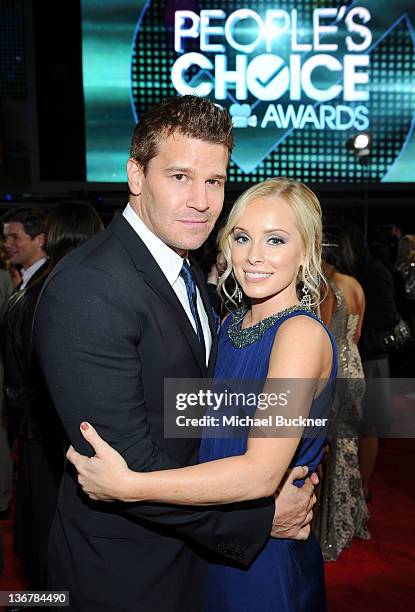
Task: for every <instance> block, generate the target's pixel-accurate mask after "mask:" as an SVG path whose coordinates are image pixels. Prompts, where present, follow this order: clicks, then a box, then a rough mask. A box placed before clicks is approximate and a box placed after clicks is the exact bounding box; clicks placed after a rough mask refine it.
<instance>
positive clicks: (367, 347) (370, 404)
mask: <svg viewBox="0 0 415 612" xmlns="http://www.w3.org/2000/svg"><path fill="white" fill-rule="evenodd" d="M348 236H349V239H348V242H349V246H348V248H347V256H346V258H345V262H346V263H347V266H346V267H347V269H345V270H342V272H345V273H346V274H350V275H351V276H354V277H355V278H357V280H358V281H359V282H360V284H361V285H362V288H363V291H364V294H365V299H366V309H365V317H364V321H363V326H362V331H361V336H360V341H359V351H360V355H361V358H362V363H363V371H364V374H365V378H366V394H365V397H364V401H363V408H364V409H363V436H364V437H363V438H362V439H361V440H360V445H359V463H360V471H361V475H362V482H363V491H364V494H365V498H366V500H367V501H370V499H371V492H370V490H369V482H370V479H371V477H372V474H373V471H374V469H375V465H376V458H377V454H378V446H379V442H378V431H379V428H381V429H382V428H383V427H384V426H385V425H387V423H388V421H389V414H390V404H391V388H390V380H389V379H390V366H389V356H388V351H387V349H386V347H385V346H384V343H383V338H384V336H385V335H386V334H387V333H388V332H389V330H391V329H392V328H393V327H394V326H395V325H396V323H397V322H398V320H399V311H398V306H397V303H396V293H395V285H394V281H393V277H392V274H391V272H390V270H389V269H388V267H387V266H386V265H385V264H384V263H383V262H382V261H380V260H379V259H374V258H373V256H372V255H371V253H370V251H369V249H368V247H367V244H366V241H365V239H364V236H363V233H362V231H361V229H360V228H359V227H358V226H356V225H350V226H349V228H348ZM372 379H376V383H374V382H373V381H372Z"/></svg>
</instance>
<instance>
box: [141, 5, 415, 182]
mask: <svg viewBox="0 0 415 612" xmlns="http://www.w3.org/2000/svg"><path fill="white" fill-rule="evenodd" d="M406 5H408V2H406V3H405V2H403V1H400V0H396V2H394V3H392V4H391V3H390V2H389V1H386V0H376V1H375V0H363V1H362V2H352V3H342V2H336V1H334V0H331V1H329V0H328V1H326V2H317V1H313V0H295V1H294V0H285V1H281V2H275V3H274V4H271V3H264V2H263V1H260V0H253V1H252V2H249V4H248V3H244V2H241V1H235V0H229V1H228V2H226V1H225V2H223V1H220V0H211V1H207V2H203V3H197V2H195V1H194V0H189V1H188V2H183V3H181V4H180V8H179V9H178V10H176V7H177V6H178V5H177V4H176V3H174V2H171V1H166V0H149V1H148V2H147V4H146V6H145V7H144V9H143V11H142V14H141V15H140V19H139V22H138V24H137V28H136V33H135V40H134V43H133V47H132V49H133V52H132V73H131V74H132V101H133V110H134V114H135V116H136V118H138V116H139V115H140V114H141V112H143V111H144V110H146V108H148V107H150V106H152V105H153V104H155V103H157V102H158V101H159V100H160V99H162V98H163V97H166V96H169V95H185V94H188V93H193V94H196V95H200V96H207V97H209V98H210V99H212V100H213V101H214V102H216V103H217V104H219V105H221V106H224V107H226V108H228V110H229V112H230V114H231V116H232V119H233V123H234V127H235V134H236V146H235V150H234V153H233V156H232V165H231V169H230V179H231V181H232V180H234V181H236V180H241V177H243V176H244V175H246V174H249V175H250V179H251V180H258V179H261V178H263V176H264V174H291V175H293V174H294V175H295V176H296V177H297V178H301V179H303V180H307V181H311V182H314V181H315V182H318V181H323V182H330V181H341V182H346V181H353V180H358V179H359V176H360V178H361V175H362V172H363V169H362V168H361V167H359V165H358V164H356V161H355V159H354V158H352V157H351V156H350V154H349V152H348V151H347V150H346V147H345V143H346V142H347V140H348V139H349V138H350V136H351V135H354V134H356V133H357V132H361V131H370V132H371V134H372V163H371V166H370V168H369V169H368V170H366V172H367V173H368V176H367V177H366V178H367V179H368V180H373V181H380V180H382V179H385V177H386V175H387V173H388V171H389V170H390V169H391V168H392V166H393V164H394V163H395V161H396V159H397V158H398V157H399V155H400V153H401V152H402V151H403V150H404V148H405V146H406V143H407V142H408V140H409V138H410V136H411V131H412V129H413V117H414V112H415V91H414V88H413V80H414V74H415V53H414V48H415V47H414V38H413V29H412V23H411V17H412V18H413V17H414V16H413V15H410V14H409V13H408V12H403V11H402V7H404V6H406ZM412 12H414V10H413V9H412ZM144 92H145V93H144Z"/></svg>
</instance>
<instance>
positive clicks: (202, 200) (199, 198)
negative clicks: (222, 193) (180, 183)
mask: <svg viewBox="0 0 415 612" xmlns="http://www.w3.org/2000/svg"><path fill="white" fill-rule="evenodd" d="M187 205H188V206H189V207H190V208H195V209H196V210H199V211H201V212H203V211H205V210H207V209H208V208H209V200H208V194H207V186H206V183H205V182H204V181H203V182H199V181H195V182H194V183H192V185H191V191H190V194H189V197H188V200H187Z"/></svg>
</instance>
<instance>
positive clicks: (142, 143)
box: [130, 95, 233, 170]
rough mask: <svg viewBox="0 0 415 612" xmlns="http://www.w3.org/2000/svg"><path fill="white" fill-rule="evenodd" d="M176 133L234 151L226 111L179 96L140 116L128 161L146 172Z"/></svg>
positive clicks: (192, 98) (230, 126)
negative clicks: (166, 141)
mask: <svg viewBox="0 0 415 612" xmlns="http://www.w3.org/2000/svg"><path fill="white" fill-rule="evenodd" d="M174 132H179V133H180V134H183V135H184V136H189V137H191V138H197V139H199V140H204V141H206V142H210V143H212V144H222V145H224V146H225V147H226V148H227V149H228V151H229V154H230V153H231V152H232V149H233V136H232V120H231V118H230V115H229V113H228V111H227V110H224V109H221V108H219V107H218V106H216V105H215V104H213V102H211V101H210V100H208V99H206V98H199V97H198V96H190V95H189V96H182V97H177V98H174V97H172V98H167V99H166V100H163V102H161V103H160V104H159V105H158V106H155V107H154V108H152V109H151V110H149V111H147V112H146V113H143V114H142V115H141V117H140V120H139V122H138V123H137V125H136V127H135V129H134V133H133V137H132V140H131V149H130V155H131V157H132V158H133V159H134V160H135V161H136V162H138V163H139V164H140V166H141V167H142V168H143V170H146V167H147V164H148V162H149V161H150V160H151V159H152V158H153V157H156V155H157V154H158V149H159V144H160V142H161V140H162V139H163V138H166V137H167V136H171V135H172V134H173V133H174Z"/></svg>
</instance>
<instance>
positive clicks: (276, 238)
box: [268, 236, 285, 244]
mask: <svg viewBox="0 0 415 612" xmlns="http://www.w3.org/2000/svg"><path fill="white" fill-rule="evenodd" d="M268 242H270V243H271V244H285V241H284V240H283V239H282V238H279V236H272V237H271V238H270V239H269V240H268Z"/></svg>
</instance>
